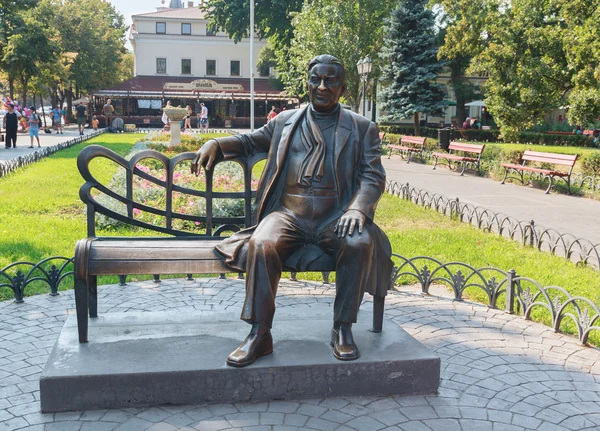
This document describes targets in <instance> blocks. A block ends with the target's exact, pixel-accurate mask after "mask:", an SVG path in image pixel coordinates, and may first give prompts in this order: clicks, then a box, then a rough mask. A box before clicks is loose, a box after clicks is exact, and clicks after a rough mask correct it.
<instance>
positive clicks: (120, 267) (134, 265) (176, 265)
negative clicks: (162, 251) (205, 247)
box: [88, 258, 231, 275]
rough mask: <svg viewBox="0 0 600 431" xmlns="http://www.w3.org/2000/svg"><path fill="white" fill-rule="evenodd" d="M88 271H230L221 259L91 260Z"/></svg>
mask: <svg viewBox="0 0 600 431" xmlns="http://www.w3.org/2000/svg"><path fill="white" fill-rule="evenodd" d="M88 271H89V273H90V274H91V275H116V274H127V275H133V274H137V275H140V274H206V273H215V274H219V273H224V272H231V269H229V268H227V267H226V266H225V264H224V263H223V260H221V259H216V258H215V259H212V260H153V261H138V260H127V261H126V260H119V261H116V262H115V261H114V260H101V261H95V260H91V261H90V262H89V267H88Z"/></svg>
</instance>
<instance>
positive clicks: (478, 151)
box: [432, 141, 485, 175]
mask: <svg viewBox="0 0 600 431" xmlns="http://www.w3.org/2000/svg"><path fill="white" fill-rule="evenodd" d="M484 148H485V144H481V145H479V144H465V143H463V142H456V141H452V142H450V145H449V146H448V150H449V151H450V152H449V153H433V154H432V156H433V158H434V159H435V162H434V164H433V169H434V170H435V168H436V166H437V165H438V164H440V165H448V167H449V168H452V162H455V163H459V164H460V165H461V166H462V171H461V172H460V174H461V175H464V174H465V170H466V169H467V168H472V169H473V170H474V171H476V172H477V174H478V175H479V174H481V172H480V166H481V155H482V154H483V149H484ZM439 159H444V160H446V162H445V163H440V162H439Z"/></svg>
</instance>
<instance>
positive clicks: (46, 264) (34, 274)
mask: <svg viewBox="0 0 600 431" xmlns="http://www.w3.org/2000/svg"><path fill="white" fill-rule="evenodd" d="M72 275H73V258H72V257H71V258H68V257H62V256H54V257H49V258H47V259H44V260H42V261H41V262H38V263H33V262H16V263H12V264H10V265H8V266H7V267H5V268H3V269H1V270H0V288H8V289H10V290H12V291H13V294H14V297H15V302H16V303H17V304H21V303H23V302H24V300H23V296H24V295H25V290H26V289H27V288H28V287H29V286H30V285H32V284H34V283H42V284H45V285H46V286H48V288H49V290H50V295H52V296H56V295H58V289H59V287H60V285H61V283H63V282H65V283H67V281H66V279H67V278H68V277H70V276H72ZM70 283H71V286H72V285H73V280H72V279H71V281H70Z"/></svg>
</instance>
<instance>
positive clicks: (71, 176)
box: [0, 133, 143, 268]
mask: <svg viewBox="0 0 600 431" xmlns="http://www.w3.org/2000/svg"><path fill="white" fill-rule="evenodd" d="M142 137H143V135H139V134H108V133H105V134H103V135H100V136H98V137H96V138H94V139H91V140H89V141H86V142H84V143H82V144H79V145H76V146H73V147H71V148H68V149H65V150H61V151H59V152H58V153H55V154H53V155H52V156H50V157H47V158H45V159H44V160H42V161H40V162H38V163H35V164H33V165H30V166H27V167H25V168H22V169H20V170H19V171H17V172H15V173H13V174H11V175H8V176H6V177H4V178H0V234H1V235H0V268H2V267H4V266H6V265H8V264H9V263H12V262H16V261H30V262H38V261H40V260H41V259H43V258H45V257H49V256H56V255H60V256H66V257H70V256H72V255H73V252H74V246H75V242H76V241H77V240H79V239H81V238H84V237H85V236H86V225H85V207H84V205H83V203H82V202H81V200H80V199H79V188H80V187H81V185H82V184H83V180H82V178H81V175H80V174H79V171H78V170H77V165H76V160H77V155H78V154H79V152H80V151H81V150H82V149H83V148H84V147H86V146H88V145H91V144H97V145H103V146H106V147H108V148H110V149H111V150H113V151H115V152H117V153H118V154H120V155H122V156H125V155H127V154H128V153H129V152H130V150H131V147H132V146H133V144H135V142H137V141H139V140H140V139H141V138H142ZM93 168H94V174H95V175H96V176H97V178H99V179H100V180H102V181H106V182H108V181H109V180H110V178H111V177H112V175H113V173H114V169H115V168H114V165H112V164H111V163H110V162H108V161H101V162H100V163H95V164H94V165H93Z"/></svg>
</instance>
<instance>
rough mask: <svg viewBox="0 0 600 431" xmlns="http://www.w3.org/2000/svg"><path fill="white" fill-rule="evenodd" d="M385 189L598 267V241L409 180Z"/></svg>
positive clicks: (521, 241)
mask: <svg viewBox="0 0 600 431" xmlns="http://www.w3.org/2000/svg"><path fill="white" fill-rule="evenodd" d="M386 192H388V193H389V194H391V195H393V196H397V197H399V198H401V199H405V200H407V201H411V202H413V203H415V204H417V205H421V206H423V207H425V208H429V209H432V210H435V211H437V212H439V213H441V214H443V215H446V216H448V217H452V218H455V219H457V220H460V221H463V222H465V223H469V224H471V225H472V226H475V227H477V228H479V229H482V230H484V231H486V232H490V233H496V234H498V235H501V236H503V237H505V238H509V239H512V240H515V241H518V242H520V243H521V244H523V245H529V246H531V247H535V248H537V249H538V250H541V251H545V252H548V253H551V254H553V255H557V256H562V257H564V258H565V259H569V260H571V261H573V262H575V263H578V264H584V265H590V266H592V267H594V268H597V269H600V244H594V243H593V242H591V241H590V240H588V239H585V238H578V237H576V236H575V235H573V234H570V233H561V232H559V231H557V230H556V229H551V228H545V227H543V226H541V225H538V224H536V223H535V222H534V221H533V220H531V221H519V220H518V219H516V218H514V217H511V216H508V215H506V214H502V213H495V212H493V211H491V210H489V209H486V208H483V207H479V206H475V205H471V204H468V203H464V202H461V201H460V200H459V198H447V197H445V196H442V195H439V194H435V193H430V192H427V191H425V190H421V189H418V188H416V187H412V186H411V185H410V184H409V183H406V184H400V183H398V182H396V181H388V182H387V184H386Z"/></svg>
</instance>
